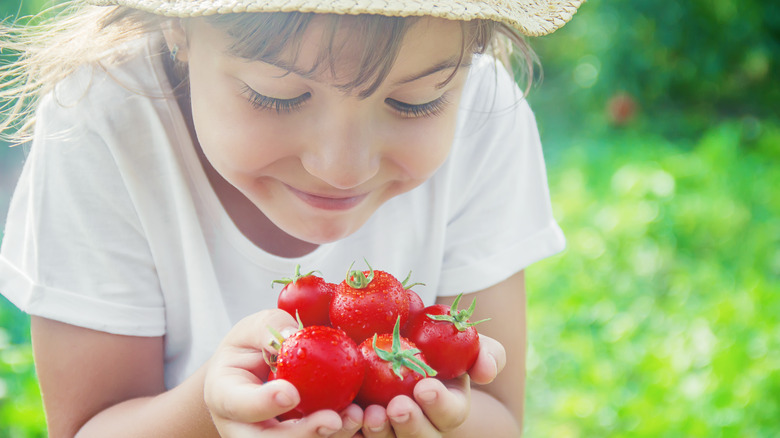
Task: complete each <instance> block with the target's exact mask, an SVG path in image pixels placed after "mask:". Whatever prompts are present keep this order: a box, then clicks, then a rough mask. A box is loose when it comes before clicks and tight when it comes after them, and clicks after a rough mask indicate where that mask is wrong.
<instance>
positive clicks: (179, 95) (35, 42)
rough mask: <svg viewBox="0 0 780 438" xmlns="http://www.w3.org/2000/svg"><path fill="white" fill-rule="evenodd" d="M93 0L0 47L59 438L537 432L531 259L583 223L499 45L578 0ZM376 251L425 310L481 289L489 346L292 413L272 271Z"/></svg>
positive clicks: (5, 250) (17, 221) (7, 260)
mask: <svg viewBox="0 0 780 438" xmlns="http://www.w3.org/2000/svg"><path fill="white" fill-rule="evenodd" d="M89 1H90V2H92V3H93V5H84V4H73V5H71V6H70V8H69V10H68V11H67V12H66V13H63V14H61V16H60V17H59V18H58V19H56V20H55V21H54V22H52V23H50V24H48V25H46V26H44V27H42V28H39V29H38V32H34V33H25V32H24V31H23V30H22V29H8V28H5V29H3V34H2V45H0V49H6V50H16V51H19V52H20V53H21V55H22V56H21V58H20V60H19V61H18V62H17V63H15V64H11V65H10V66H7V67H5V71H4V73H5V74H6V75H9V76H6V77H10V74H13V75H14V77H16V78H17V81H16V82H11V83H10V84H9V85H8V86H7V91H5V93H4V95H5V96H6V97H7V98H15V99H16V100H15V101H14V102H16V104H15V105H16V106H14V107H12V108H11V111H10V114H9V116H8V117H7V120H6V121H5V122H4V123H5V124H4V126H3V127H4V128H5V129H6V130H8V129H10V128H11V127H18V126H20V124H21V125H24V126H22V127H23V128H24V129H22V131H21V132H24V131H25V129H32V126H33V122H34V135H33V140H32V146H31V152H30V155H29V157H28V159H27V162H26V164H25V168H24V170H23V174H22V177H21V180H20V181H19V183H18V186H17V189H16V192H15V194H14V197H13V200H12V205H11V209H10V213H9V217H8V220H7V228H6V232H5V238H4V241H3V246H2V253H1V255H0V291H2V293H3V294H4V295H5V296H6V297H7V298H8V299H9V300H11V302H13V303H14V304H16V305H17V306H18V307H19V308H21V309H22V310H24V311H26V312H28V313H29V314H30V315H32V320H31V327H32V339H33V349H34V354H35V360H36V367H37V370H38V375H39V378H40V386H41V389H42V393H43V400H44V405H45V408H46V413H47V421H48V427H49V433H50V435H51V436H52V437H72V436H74V435H76V434H78V436H79V437H105V436H111V437H124V436H127V437H156V436H160V437H177V436H183V437H201V436H202V437H214V436H223V437H250V436H251V437H257V436H263V437H265V436H268V437H275V436H283V437H308V436H330V437H352V436H364V437H372V438H373V437H434V436H445V435H446V436H458V437H476V436H490V437H514V436H519V435H520V432H521V429H522V426H521V425H522V413H523V388H524V369H525V368H524V359H525V339H526V334H525V290H524V280H523V269H524V268H525V267H526V266H528V265H529V264H531V263H533V262H534V261H537V260H539V259H541V258H544V257H547V256H550V255H552V254H554V253H556V252H558V251H560V250H561V249H562V247H563V244H564V241H563V237H562V234H561V232H560V229H559V228H558V226H557V224H556V222H555V220H554V219H553V217H552V213H551V208H550V202H549V199H548V198H549V195H548V189H547V182H546V176H545V170H544V163H543V158H542V153H541V149H540V144H539V138H538V135H537V131H536V127H535V122H534V119H533V115H532V113H531V111H530V110H529V108H528V106H527V104H526V103H525V101H523V100H522V92H520V91H519V90H518V88H517V86H516V85H515V82H514V81H513V78H512V77H510V75H509V74H508V73H507V71H506V70H505V69H503V67H501V66H500V65H499V64H497V62H496V61H495V58H494V57H493V56H492V55H493V54H496V53H498V54H501V53H504V54H505V53H507V51H504V52H501V50H500V49H501V48H502V47H508V46H507V45H506V44H501V43H502V41H507V39H508V40H510V41H512V42H514V45H515V47H516V48H519V49H520V52H521V53H526V54H528V53H529V52H528V51H527V49H526V48H525V46H524V43H523V39H522V38H521V34H525V35H540V34H544V33H549V32H552V31H553V30H555V29H556V28H558V27H560V26H561V25H563V24H564V23H565V22H566V21H567V20H568V19H569V18H571V15H572V14H573V13H574V12H575V11H576V8H577V7H578V5H579V1H578V0H572V1H557V0H552V1H542V0H515V1H495V0H494V1H476V0H470V1H464V0H459V1H456V0H439V1H436V2H421V1H419V0H416V1H391V2H377V1H342V0H339V1H336V0H323V1H316V0H307V1H294V0H293V1H291V0H284V1H282V0H269V1H260V0H257V1H253V0H245V1H231V0H213V1H196V0H89ZM404 17H405V18H404ZM530 59H531V58H530V57H529V56H526V57H525V59H524V60H525V61H529V60H530ZM531 65H532V64H531V63H530V62H528V66H529V68H530V66H531ZM37 96H42V97H41V98H40V99H38V100H36V99H35V98H36V97H37ZM31 100H33V101H35V102H36V105H37V110H36V114H35V118H26V119H25V118H24V113H25V105H26V104H27V103H29V102H30V101H31ZM363 258H365V259H367V260H369V261H370V263H371V264H372V265H373V266H374V267H377V268H379V269H382V270H385V271H388V272H391V273H395V274H397V275H400V274H405V273H406V272H408V271H410V270H411V271H413V272H414V275H415V279H416V280H418V281H422V282H425V283H426V285H427V286H425V287H424V288H421V289H419V293H420V295H421V296H422V298H423V300H424V302H425V303H426V304H428V305H429V304H433V303H434V302H436V303H443V304H450V303H451V302H452V301H453V297H454V296H455V295H457V294H458V293H460V292H465V293H466V295H465V296H464V298H463V302H470V301H471V299H472V298H473V297H477V298H478V306H477V313H476V314H475V315H474V317H473V318H474V319H483V318H487V317H489V318H492V319H491V320H490V322H487V323H484V324H482V325H480V327H479V329H480V332H481V333H482V338H481V350H480V354H479V357H478V360H477V362H476V364H475V365H474V366H473V368H472V369H471V370H470V371H469V373H468V376H464V377H462V378H459V379H454V380H451V381H447V382H440V381H439V380H436V379H432V378H428V379H424V380H422V381H420V382H419V383H418V384H417V385H416V387H415V390H414V397H413V398H409V397H406V396H398V397H396V398H395V399H393V400H392V401H391V402H390V404H389V405H388V406H387V407H386V408H383V407H380V406H369V407H368V408H366V409H365V410H362V409H361V408H360V407H358V406H357V405H351V406H349V407H348V408H346V409H345V410H344V411H343V412H334V411H327V410H323V411H319V412H315V413H313V414H311V415H308V416H306V417H304V418H302V419H300V420H287V421H278V420H276V419H275V417H276V416H278V415H280V414H282V413H285V412H287V411H289V410H291V409H292V408H293V407H294V406H295V405H296V404H297V403H298V402H299V394H298V392H297V390H296V388H295V387H293V386H292V385H291V384H290V383H289V382H286V381H284V380H274V381H271V382H267V383H265V382H262V381H261V380H260V379H259V378H258V377H257V376H258V375H260V376H264V375H266V373H267V372H268V369H267V365H265V363H264V362H263V360H262V356H263V355H262V351H263V350H264V349H268V348H269V347H268V345H269V343H270V341H271V339H272V336H271V334H270V333H269V330H268V327H273V328H274V329H276V330H277V331H279V332H284V331H289V330H290V329H292V328H294V327H295V326H296V324H295V321H294V320H293V319H292V318H291V317H290V316H289V315H287V314H286V313H285V312H283V311H281V310H276V309H275V307H276V306H275V304H276V297H277V294H278V291H274V290H272V289H271V287H270V286H269V285H270V284H271V282H272V280H274V279H278V278H281V277H284V276H289V274H290V273H291V272H292V271H293V269H294V266H295V265H297V264H300V265H302V266H303V267H304V269H317V270H319V271H321V272H322V274H323V276H324V277H325V278H326V279H330V280H331V281H334V282H337V281H340V279H341V278H343V275H344V272H345V270H346V268H347V267H348V266H349V265H350V264H351V263H352V262H353V261H356V260H361V259H363Z"/></svg>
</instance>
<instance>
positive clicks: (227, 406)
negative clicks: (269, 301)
mask: <svg viewBox="0 0 780 438" xmlns="http://www.w3.org/2000/svg"><path fill="white" fill-rule="evenodd" d="M268 327H272V328H273V329H275V330H276V331H277V332H279V333H282V334H283V335H284V334H288V333H292V332H293V331H294V330H296V328H297V327H298V324H297V323H296V321H295V320H294V319H293V318H292V317H291V316H290V315H289V314H288V313H287V312H285V311H283V310H279V309H272V310H264V311H261V312H258V313H255V314H253V315H250V316H248V317H246V318H244V319H243V320H241V321H240V322H239V323H238V324H236V325H235V326H234V327H233V329H231V331H230V332H229V333H228V334H227V335H226V336H225V338H224V339H223V341H222V343H221V344H220V346H219V348H218V349H217V351H216V352H215V354H214V356H213V357H212V358H211V360H210V361H209V364H208V369H207V372H206V378H205V382H204V388H203V389H204V400H205V403H206V406H207V408H208V410H209V412H210V413H211V418H212V420H213V421H214V425H215V426H216V427H217V430H218V431H219V433H220V435H221V436H222V437H225V438H243V437H291V438H295V437H332V438H342V437H344V438H349V437H352V436H353V435H354V434H355V433H357V432H358V430H359V429H360V426H361V425H362V420H363V412H362V410H361V409H360V408H359V407H358V406H356V405H351V406H349V407H347V408H346V409H345V410H344V411H343V412H341V413H337V412H335V411H331V410H322V411H318V412H314V413H312V414H310V415H307V416H305V417H304V418H301V419H297V420H287V421H279V420H277V419H276V416H278V415H280V414H283V413H285V412H287V411H290V410H291V409H293V408H294V407H295V406H296V405H297V404H298V403H299V402H300V396H299V394H298V391H297V390H296V389H295V387H294V386H293V385H292V384H291V383H290V382H287V381H285V380H281V379H279V380H273V381H270V382H264V381H263V379H264V378H265V376H267V375H268V372H269V371H270V369H269V366H268V364H267V363H266V362H265V360H264V357H263V352H264V351H265V352H266V353H267V354H273V353H275V351H274V349H273V347H271V345H272V341H273V340H274V336H273V335H272V334H271V332H270V331H269V330H268ZM261 377H262V378H261Z"/></svg>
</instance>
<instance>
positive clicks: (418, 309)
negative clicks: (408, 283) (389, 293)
mask: <svg viewBox="0 0 780 438" xmlns="http://www.w3.org/2000/svg"><path fill="white" fill-rule="evenodd" d="M406 293H407V294H408V295H409V319H408V320H407V321H406V325H404V330H403V331H402V332H401V333H402V334H403V335H404V336H408V331H407V330H406V328H407V327H409V324H410V323H411V322H412V320H413V319H414V318H415V317H416V316H417V315H419V314H421V313H422V312H423V309H425V304H424V303H423V300H422V298H420V296H419V295H417V292H415V291H413V290H411V289H407V290H406Z"/></svg>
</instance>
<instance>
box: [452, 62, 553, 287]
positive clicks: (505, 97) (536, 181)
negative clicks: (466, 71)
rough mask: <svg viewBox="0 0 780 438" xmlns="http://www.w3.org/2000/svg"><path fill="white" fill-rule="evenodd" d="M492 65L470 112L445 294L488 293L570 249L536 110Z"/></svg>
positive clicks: (457, 162)
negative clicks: (554, 201) (556, 213)
mask: <svg viewBox="0 0 780 438" xmlns="http://www.w3.org/2000/svg"><path fill="white" fill-rule="evenodd" d="M491 64H492V65H491V66H490V68H488V69H485V68H484V66H483V67H482V69H483V71H482V73H481V81H479V83H478V85H477V86H476V87H472V89H471V90H470V91H469V92H470V93H471V98H470V100H469V101H468V102H467V105H470V107H467V108H463V109H462V117H463V118H465V119H467V120H466V122H464V124H463V125H464V128H463V129H461V130H460V131H459V134H458V137H457V140H456V142H457V143H456V150H455V151H454V152H453V154H454V156H453V168H454V171H453V172H452V176H451V179H452V181H451V183H450V186H451V187H452V191H451V193H450V194H449V197H450V202H449V205H450V207H451V209H450V213H449V214H450V216H449V219H448V220H449V222H448V223H447V231H446V246H445V253H444V263H443V269H442V278H441V283H440V292H439V294H440V295H456V294H458V293H460V292H474V291H478V290H482V289H484V288H487V287H489V286H492V285H494V284H497V283H499V282H501V281H503V280H505V279H506V278H508V277H510V276H511V275H513V274H514V273H516V272H519V271H520V270H522V269H525V268H526V267H527V266H529V265H531V264H532V263H534V262H536V261H539V260H541V259H543V258H546V257H549V256H551V255H553V254H556V253H558V252H560V251H562V250H563V248H564V247H565V239H564V236H563V233H562V231H561V229H560V227H559V226H558V224H557V222H556V221H555V218H554V217H553V213H552V207H551V202H550V194H549V188H548V183H547V173H546V169H545V162H544V155H543V152H542V146H541V141H540V139H539V133H538V129H537V126H536V120H535V118H534V115H533V112H532V111H531V108H530V107H529V106H528V103H527V102H526V101H525V100H524V99H523V98H522V92H521V91H520V90H519V89H518V88H517V85H516V84H515V82H514V81H513V80H512V78H511V77H510V76H509V75H508V73H507V72H506V71H505V70H503V68H501V67H496V66H495V63H491ZM484 70H487V71H484ZM479 102H482V103H479ZM480 105H481V106H480Z"/></svg>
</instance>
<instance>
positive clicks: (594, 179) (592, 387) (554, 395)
mask: <svg viewBox="0 0 780 438" xmlns="http://www.w3.org/2000/svg"><path fill="white" fill-rule="evenodd" d="M744 135H745V126H744V125H743V123H741V122H739V121H737V122H724V123H721V124H718V125H715V126H713V127H712V128H711V129H710V130H708V131H707V132H706V133H704V135H703V136H702V137H701V138H700V139H699V140H698V141H697V142H696V143H695V144H693V145H692V148H691V149H690V150H681V149H680V148H679V146H678V145H677V144H674V143H671V142H669V141H668V140H667V139H665V138H663V137H658V136H655V135H653V134H648V133H621V134H616V135H614V136H612V137H610V138H609V139H606V141H604V139H589V140H575V141H572V144H571V145H569V146H568V147H567V149H566V156H565V157H564V158H562V159H561V162H560V163H558V164H557V165H556V166H554V167H552V168H551V170H550V173H549V177H550V181H551V191H552V194H553V202H554V208H555V214H556V218H558V220H559V221H560V223H561V226H562V227H563V228H564V230H565V232H566V234H567V240H568V248H567V250H566V251H565V252H564V253H563V254H561V255H558V256H555V257H552V258H550V259H548V260H544V261H542V262H540V263H539V264H538V265H536V266H534V267H532V268H531V269H530V270H529V274H528V289H529V294H528V296H529V298H528V299H529V312H528V315H529V339H530V342H529V344H530V348H529V357H528V401H527V417H526V423H527V424H526V427H527V432H528V433H527V435H526V436H528V437H606V436H609V437H613V436H617V437H622V436H630V437H692V436H706V437H776V436H780V423H779V422H778V419H780V331H778V322H777V315H779V314H780V196H777V194H776V189H775V188H776V187H780V161H778V159H779V158H780V125H778V124H774V125H771V126H766V127H765V130H764V131H763V132H762V134H761V135H760V136H759V138H758V139H756V140H755V142H754V143H753V144H752V148H751V149H750V150H746V148H745V147H744V146H743V136H744ZM627 145H630V147H628V146H627ZM594 150H597V151H598V153H593V151H594Z"/></svg>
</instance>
